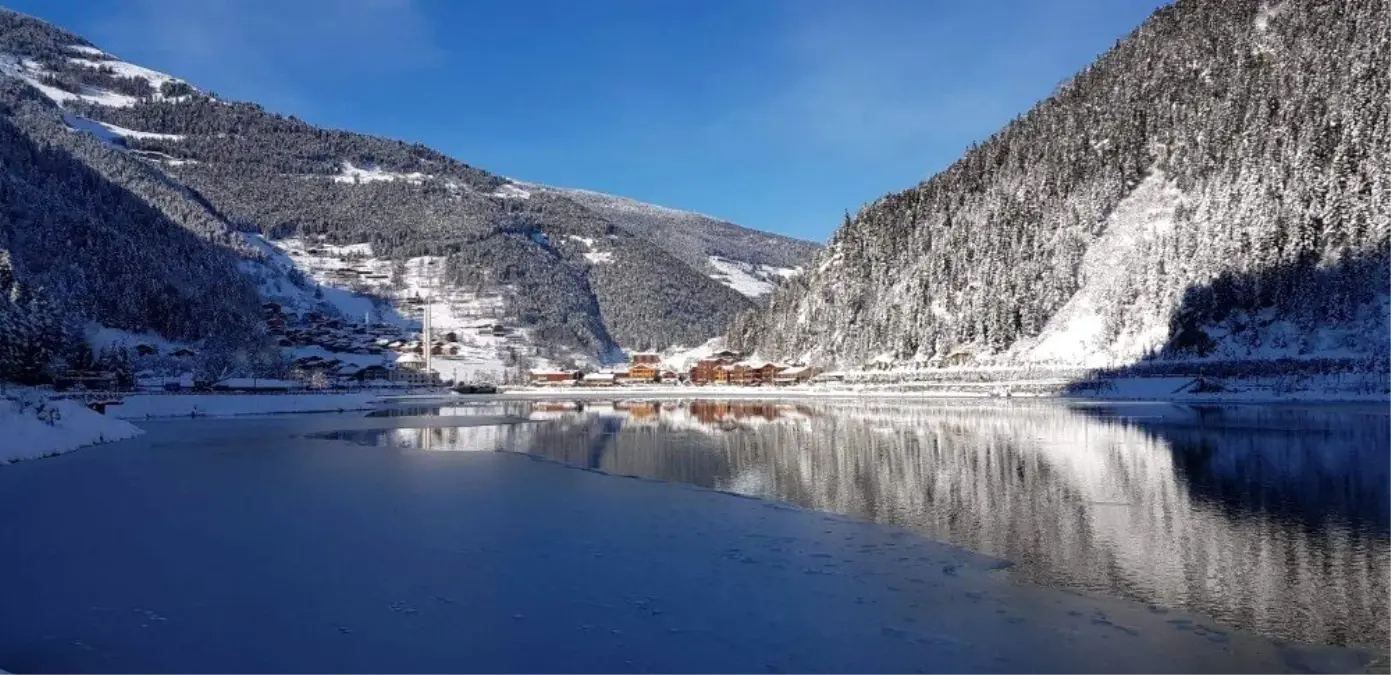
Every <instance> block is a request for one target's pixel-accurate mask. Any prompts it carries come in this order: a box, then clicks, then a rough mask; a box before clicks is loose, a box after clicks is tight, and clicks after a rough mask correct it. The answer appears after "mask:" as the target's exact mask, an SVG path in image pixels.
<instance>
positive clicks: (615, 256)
mask: <svg viewBox="0 0 1391 675" xmlns="http://www.w3.org/2000/svg"><path fill="white" fill-rule="evenodd" d="M0 133H3V134H4V138H5V148H4V149H5V150H6V151H8V156H6V157H5V160H6V167H7V169H9V172H8V173H7V175H6V176H5V177H4V181H5V187H6V188H7V189H10V190H11V192H9V193H6V194H12V195H13V196H15V197H16V199H14V200H13V201H14V203H15V204H16V208H15V209H13V210H12V211H11V212H10V213H9V214H7V217H8V219H4V220H0V251H3V252H5V254H6V256H7V257H6V260H7V261H8V262H7V263H6V265H7V269H8V270H9V271H8V272H7V274H9V275H11V277H12V278H7V279H5V280H4V281H5V283H6V285H15V286H16V287H17V288H22V289H24V290H25V292H33V293H49V292H51V290H52V289H58V288H62V289H65V292H64V293H63V294H61V295H50V296H47V297H44V298H42V301H41V302H38V303H28V302H26V303H24V306H19V305H15V306H13V307H11V306H8V305H7V306H6V307H3V308H0V309H3V312H0V314H5V315H14V316H15V317H16V318H15V321H16V322H17V323H18V324H21V325H23V326H25V332H24V335H23V338H22V340H20V341H22V342H24V344H25V345H35V347H34V349H40V348H39V347H37V345H43V344H54V345H61V343H63V342H65V341H76V340H80V339H81V336H80V335H77V334H76V333H75V332H74V331H72V330H70V329H64V328H62V326H64V325H85V324H95V325H98V326H102V327H105V328H108V329H112V330H120V331H125V332H126V333H129V334H133V335H134V334H151V333H154V334H158V335H160V336H161V337H162V338H163V339H168V340H170V341H173V342H177V343H179V344H183V345H188V346H191V347H198V348H200V349H201V350H202V353H203V354H206V355H212V354H215V353H221V352H225V351H227V350H229V349H230V350H233V351H237V352H243V351H250V352H253V353H257V354H261V353H263V352H265V353H266V354H269V351H272V350H273V347H274V345H273V343H274V342H275V336H273V335H271V336H268V335H267V332H266V331H265V326H264V324H263V320H264V318H265V317H264V316H262V312H261V311H260V305H261V303H262V302H265V301H270V302H274V303H277V304H279V305H283V306H286V307H288V308H292V309H294V310H295V311H296V312H298V313H299V314H304V313H306V312H310V311H313V312H325V311H327V312H330V313H333V314H336V315H341V316H343V317H344V318H345V319H346V320H348V321H351V322H357V323H370V324H375V325H381V324H390V325H394V326H397V327H399V328H401V329H402V330H418V326H419V318H418V317H419V315H420V314H421V306H420V304H417V303H415V302H414V298H415V297H416V294H420V295H421V296H422V297H427V296H428V297H429V298H431V301H430V302H431V304H432V313H433V315H434V316H435V319H436V321H435V323H436V327H437V330H449V331H452V332H458V333H460V334H461V336H462V334H464V333H468V332H469V331H470V330H472V331H473V333H472V337H470V338H469V339H467V340H463V339H461V340H460V341H459V343H458V344H459V349H462V350H463V351H464V352H465V353H464V354H462V355H459V356H460V358H458V359H454V360H455V361H458V363H453V364H451V366H452V367H453V368H454V369H455V370H457V371H460V372H475V371H479V370H480V369H492V370H495V369H496V368H497V367H498V365H499V363H500V361H499V359H502V362H507V363H511V364H513V367H519V366H518V364H527V363H548V362H574V363H583V362H586V361H597V360H603V359H608V358H612V357H614V356H615V355H616V354H618V352H619V349H620V348H628V349H663V348H667V347H669V346H671V345H674V344H699V343H701V342H703V341H705V340H708V339H710V338H712V337H714V336H717V335H719V334H721V333H722V332H723V331H724V330H725V328H726V327H727V326H728V324H729V322H730V321H731V320H732V319H733V318H734V317H735V316H737V315H738V313H740V312H742V311H744V310H746V309H748V308H750V307H752V306H753V303H752V301H751V300H750V298H753V297H763V296H766V294H767V292H768V289H769V288H771V286H772V285H773V284H774V283H776V282H777V281H778V280H779V279H782V278H784V277H786V276H788V275H790V274H793V273H795V270H796V268H798V267H800V265H801V264H802V263H803V262H804V261H805V259H806V257H807V256H808V255H809V254H810V251H812V250H814V249H815V245H813V244H808V243H805V242H796V241H794V240H789V239H786V238H782V237H777V236H775V235H765V234H763V233H757V232H753V231H751V230H747V229H744V228H740V227H738V226H735V225H733V224H729V223H723V222H721V221H716V220H714V219H709V218H705V217H704V216H698V215H696V214H684V212H677V211H672V210H667V209H661V208H660V207H655V206H651V205H642V208H638V209H637V212H642V213H648V214H649V215H650V214H651V213H657V214H660V217H658V218H657V219H656V221H652V222H657V223H658V224H661V223H674V222H675V221H672V220H671V218H676V217H678V216H679V218H680V219H686V220H690V219H694V220H690V222H689V223H686V220H683V221H682V222H683V223H686V224H684V225H683V226H682V227H683V228H684V229H686V230H689V231H691V232H692V233H695V234H696V235H698V236H699V238H700V243H699V245H698V246H684V245H677V246H673V244H674V243H678V242H676V241H675V240H674V239H673V237H671V236H670V234H669V232H668V231H667V230H666V229H663V228H662V227H639V226H638V224H639V223H638V221H635V220H633V219H632V218H629V217H627V216H625V217H623V218H618V217H616V216H617V215H620V214H619V211H614V210H612V209H610V210H605V209H602V208H598V207H591V206H589V205H586V204H584V203H581V200H580V199H579V198H578V195H579V194H580V193H571V192H569V191H560V190H554V189H549V188H536V187H532V186H528V185H527V184H523V183H516V182H513V181H509V180H507V179H504V178H502V177H500V176H496V175H493V174H491V173H488V172H487V171H484V170H481V169H478V168H476V167H472V166H469V165H467V164H464V163H462V162H459V161H458V160H455V159H453V158H450V157H448V156H445V155H442V154H440V153H438V152H435V151H433V150H431V149H430V148H427V147H425V146H422V145H409V144H406V143H403V142H400V141H395V140H391V139H386V138H379V137H372V136H365V135H360V134H354V133H351V132H347V131H338V130H331V129H323V128H319V127H315V126H313V125H310V124H308V123H306V122H303V121H301V120H298V119H296V118H293V117H284V116H280V115H276V114H272V113H270V112H267V111H266V110H264V109H263V108H261V107H260V106H258V105H255V104H254V103H246V102H238V101H228V100H222V99H217V98H214V97H212V96H211V95H209V94H208V93H206V92H204V91H200V90H199V89H197V88H196V87H194V86H192V85H191V84H189V83H187V82H184V81H183V80H180V79H178V78H177V77H174V76H172V75H168V74H165V73H161V72H157V71H153V70H150V69H147V68H143V67H141V66H139V65H137V64H133V63H129V62H126V61H123V60H121V59H119V58H118V57H116V56H114V55H112V54H110V53H108V52H105V51H103V50H101V49H100V48H99V47H97V46H95V45H92V44H90V43H89V42H87V41H86V40H84V39H83V38H82V37H80V36H77V35H73V34H71V33H68V32H65V31H63V30H62V29H59V28H56V27H54V26H51V25H49V24H46V23H43V22H42V21H40V20H37V19H34V18H32V17H28V16H25V15H22V14H17V13H14V12H10V11H7V10H0ZM585 194H586V195H587V197H586V198H593V199H595V200H598V202H604V203H617V202H619V201H622V202H624V203H630V202H626V201H625V200H621V198H608V197H606V196H602V195H596V194H593V193H585ZM598 202H596V203H598ZM630 204H632V205H636V203H635V202H631V203H630ZM625 213H628V214H629V215H632V213H634V211H633V209H629V210H628V211H627V212H625ZM681 214H684V215H681ZM664 219H665V220H664ZM649 220H650V219H649ZM649 220H643V221H642V222H643V223H648V224H651V223H649ZM692 223H693V225H692ZM31 224H37V225H31ZM687 225H689V226H687ZM69 242H75V243H76V244H77V245H76V246H70V245H69ZM311 249H312V250H311ZM678 252H679V254H678ZM60 260H61V261H63V262H64V263H72V264H59V263H58V261H60ZM347 268H353V269H351V270H349V269H347ZM237 271H239V272H240V273H241V274H240V275H237V274H236V272H237ZM45 289H47V290H45ZM171 289H172V290H171ZM407 300H410V302H407ZM403 303H404V304H403ZM40 305H41V306H42V307H40ZM39 313H42V314H45V315H48V316H47V317H46V318H42V320H40V317H38V316H37V314H39ZM483 323H491V324H497V325H501V326H503V327H504V329H505V332H506V335H507V337H506V339H495V337H496V336H491V335H482V334H481V333H478V327H479V326H480V325H481V324H483ZM40 324H42V325H44V326H47V325H50V324H53V325H57V326H58V328H57V329H56V330H57V333H55V334H52V335H49V336H48V337H46V338H45V337H40V333H41V332H42V331H41V330H40V329H39V326H40ZM454 329H457V330H454ZM17 339H18V338H17ZM27 348H28V347H26V349H27ZM500 354H505V355H506V356H505V358H504V357H502V356H500ZM453 356H455V355H451V357H453ZM45 360H47V359H45ZM200 360H205V359H201V357H200ZM252 360H263V359H261V357H260V356H258V357H257V358H256V359H252ZM224 365H225V364H224ZM210 367H211V366H210ZM0 370H4V367H3V366H2V365H0ZM0 377H4V375H0Z"/></svg>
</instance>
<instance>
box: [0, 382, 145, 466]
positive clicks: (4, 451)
mask: <svg viewBox="0 0 1391 675" xmlns="http://www.w3.org/2000/svg"><path fill="white" fill-rule="evenodd" d="M140 433H141V432H140V430H139V429H137V428H136V427H134V426H133V425H131V424H130V423H129V422H125V421H122V420H119V419H114V418H112V417H107V416H105V415H101V414H99V413H96V412H93V411H91V410H88V409H87V407H86V406H84V405H82V404H81V403H79V402H76V401H64V400H48V399H47V398H46V397H45V396H43V395H41V394H38V393H36V392H33V391H24V390H14V391H12V392H11V393H10V397H6V398H0V464H6V463H9V462H14V461H17V460H21V459H33V458H36V457H47V456H49V455H57V454H61V453H64V452H69V451H71V450H76V449H78V448H81V447H84V446H88V445H94V444H97V443H107V442H111V441H119V440H122V439H126V438H131V437H132V436H136V435H139V434H140Z"/></svg>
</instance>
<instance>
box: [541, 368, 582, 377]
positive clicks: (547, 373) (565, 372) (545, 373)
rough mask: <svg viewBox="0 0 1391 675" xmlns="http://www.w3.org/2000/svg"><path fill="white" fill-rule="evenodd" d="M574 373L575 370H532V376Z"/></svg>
mask: <svg viewBox="0 0 1391 675" xmlns="http://www.w3.org/2000/svg"><path fill="white" fill-rule="evenodd" d="M574 374H575V372H574V371H572V370H533V371H531V376H532V377H545V376H547V375H574Z"/></svg>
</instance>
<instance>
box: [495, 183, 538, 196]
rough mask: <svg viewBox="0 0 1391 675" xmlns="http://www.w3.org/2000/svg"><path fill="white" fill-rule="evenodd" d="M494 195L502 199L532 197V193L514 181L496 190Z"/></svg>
mask: <svg viewBox="0 0 1391 675" xmlns="http://www.w3.org/2000/svg"><path fill="white" fill-rule="evenodd" d="M493 196H494V197H499V198H502V199H530V198H531V193H530V192H528V191H526V190H523V189H522V188H520V187H517V185H516V184H514V183H508V184H506V185H503V186H502V187H499V188H498V189H496V190H494V191H493Z"/></svg>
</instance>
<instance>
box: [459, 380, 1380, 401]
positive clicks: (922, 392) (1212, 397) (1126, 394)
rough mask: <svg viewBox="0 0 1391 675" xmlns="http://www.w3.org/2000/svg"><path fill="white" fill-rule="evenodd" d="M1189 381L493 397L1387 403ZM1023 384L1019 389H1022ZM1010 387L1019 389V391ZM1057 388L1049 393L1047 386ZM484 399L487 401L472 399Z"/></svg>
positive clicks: (519, 391) (529, 392) (1328, 392)
mask: <svg viewBox="0 0 1391 675" xmlns="http://www.w3.org/2000/svg"><path fill="white" fill-rule="evenodd" d="M1192 380H1193V378H1134V379H1132V380H1118V381H1116V382H1115V383H1114V384H1113V386H1112V387H1111V388H1109V389H1105V390H1102V391H1063V390H1062V389H1063V386H1064V385H1065V384H1066V383H1054V382H1015V383H1010V382H999V383H980V384H976V383H963V384H943V385H929V386H919V387H914V388H907V387H902V386H888V385H853V386H844V387H818V386H811V387H766V388H765V387H731V386H719V385H713V386H697V387H679V386H660V387H658V386H652V387H648V386H639V387H631V386H621V387H603V388H580V387H516V388H508V389H505V390H503V391H502V392H501V393H499V394H497V395H496V397H499V398H517V399H528V398H547V399H551V398H580V399H593V398H653V397H660V398H740V399H800V398H851V399H853V398H867V399H885V398H890V399H905V400H933V399H944V398H1020V399H1052V400H1059V401H1154V402H1166V403H1387V402H1391V394H1388V393H1386V392H1381V393H1375V392H1373V393H1363V392H1349V391H1340V390H1336V389H1332V388H1328V389H1313V390H1310V389H1305V390H1299V391H1288V392H1280V391H1275V390H1271V389H1268V388H1261V387H1250V388H1248V389H1244V390H1232V391H1215V392H1204V393H1189V392H1185V391H1175V389H1176V388H1177V387H1179V386H1182V385H1183V384H1184V383H1186V382H1191V381H1192ZM1021 385H1022V386H1021ZM1011 386H1018V387H1020V388H1019V389H1018V390H1014V389H1011ZM1050 387H1055V388H1056V389H1057V390H1053V391H1050V390H1048V389H1047V388H1050ZM473 398H485V397H473Z"/></svg>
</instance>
